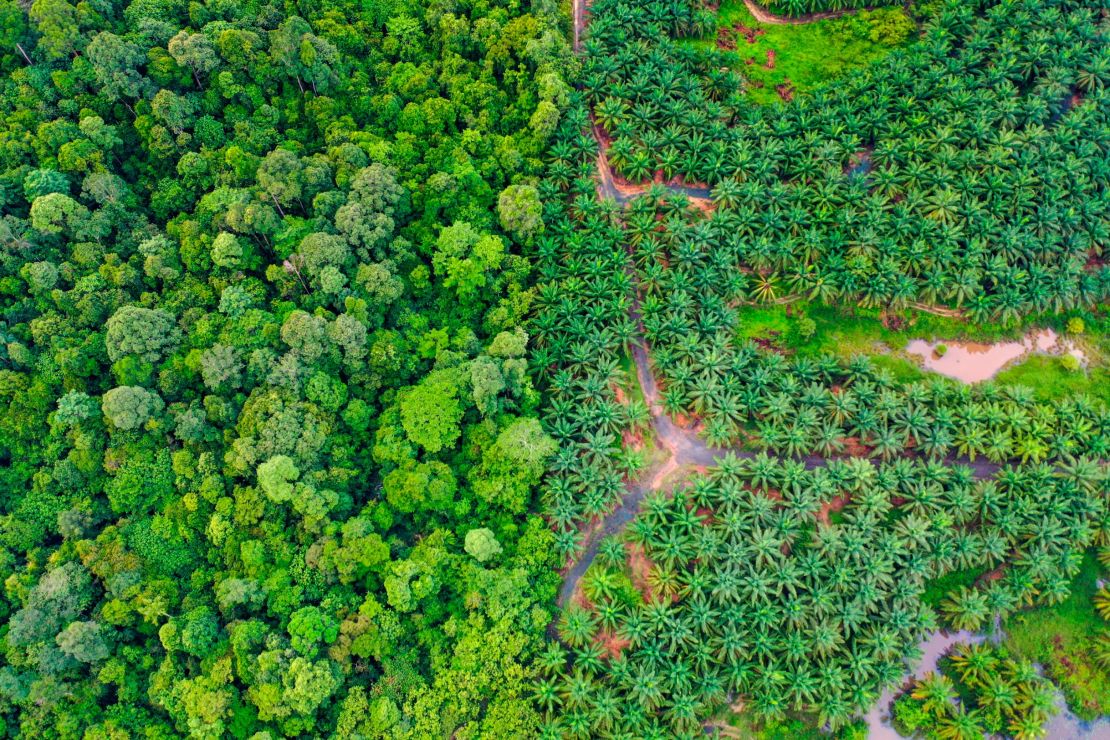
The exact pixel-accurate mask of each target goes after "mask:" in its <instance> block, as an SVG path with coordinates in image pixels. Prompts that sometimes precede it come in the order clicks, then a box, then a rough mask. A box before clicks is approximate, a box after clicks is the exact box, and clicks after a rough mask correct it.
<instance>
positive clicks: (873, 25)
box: [687, 0, 917, 104]
mask: <svg viewBox="0 0 1110 740" xmlns="http://www.w3.org/2000/svg"><path fill="white" fill-rule="evenodd" d="M737 23H739V24H742V25H743V26H745V27H746V28H749V29H754V30H755V31H757V32H758V31H762V33H761V34H757V36H756V37H755V39H754V41H753V42H751V43H749V42H748V41H747V39H746V38H745V36H744V34H743V33H741V34H738V36H737V39H736V50H735V51H728V52H727V53H728V56H729V58H730V59H731V60H732V63H733V66H734V67H735V68H736V69H738V70H740V71H741V72H743V74H744V76H745V77H746V78H747V79H748V81H749V86H748V92H749V95H750V97H751V99H752V100H753V101H754V102H756V103H759V104H768V103H774V102H776V101H780V100H782V98H781V96H780V95H779V93H778V92H777V90H776V88H777V86H778V85H790V86H792V88H793V89H794V90H795V92H798V93H807V92H809V91H811V90H813V89H815V88H817V87H819V86H821V85H822V84H824V83H826V82H828V81H829V80H832V79H834V78H836V77H839V76H840V75H842V74H844V73H845V72H847V71H849V70H851V69H854V68H857V67H862V66H865V65H868V64H872V63H874V62H877V61H879V60H880V59H882V58H883V57H885V56H886V55H887V54H889V53H890V52H891V51H892V50H893V49H896V48H898V47H900V46H904V45H906V44H907V43H910V40H911V39H912V38H913V37H914V36H915V35H916V31H917V29H916V26H915V25H914V22H913V20H912V19H910V18H909V16H907V15H906V13H905V11H903V10H902V8H900V7H892V8H883V9H879V10H874V11H863V12H860V13H856V14H854V15H849V16H844V17H841V18H833V19H827V20H822V21H815V22H812V23H803V24H797V25H778V24H768V23H760V22H759V21H757V20H756V19H755V18H754V17H753V16H752V14H751V13H750V12H749V11H748V9H747V7H745V6H744V3H743V2H741V0H725V2H723V3H721V6H720V9H719V10H718V12H717V24H718V28H722V29H723V28H729V29H731V28H733V27H734V26H735V24H737ZM687 43H692V44H695V45H697V46H699V47H701V48H704V49H715V48H717V39H716V37H714V38H711V39H697V40H692V41H688V42H687ZM768 52H773V54H774V66H773V68H771V69H768V68H767V65H768ZM748 60H752V61H751V63H750V64H749V63H748Z"/></svg>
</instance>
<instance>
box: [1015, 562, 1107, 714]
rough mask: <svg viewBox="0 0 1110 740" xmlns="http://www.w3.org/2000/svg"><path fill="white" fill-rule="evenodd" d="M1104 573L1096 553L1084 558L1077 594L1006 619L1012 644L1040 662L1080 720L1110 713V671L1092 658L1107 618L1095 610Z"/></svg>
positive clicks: (1074, 590) (1075, 585) (1075, 584)
mask: <svg viewBox="0 0 1110 740" xmlns="http://www.w3.org/2000/svg"><path fill="white" fill-rule="evenodd" d="M1099 577H1100V569H1099V564H1098V561H1097V560H1096V559H1095V556H1094V552H1093V551H1092V552H1088V553H1087V554H1086V556H1084V558H1083V565H1082V568H1081V569H1080V571H1079V574H1078V575H1077V576H1076V577H1075V580H1074V581H1072V591H1071V595H1070V596H1069V597H1068V598H1067V599H1065V600H1064V601H1063V602H1062V603H1060V604H1058V605H1056V606H1054V607H1038V608H1036V609H1028V610H1026V611H1022V612H1019V613H1017V614H1014V615H1013V616H1011V617H1010V618H1008V619H1007V620H1006V621H1005V622H1004V623H1003V629H1004V630H1005V632H1006V645H1007V646H1008V647H1009V648H1010V649H1011V650H1013V651H1014V652H1015V653H1016V654H1018V655H1020V656H1022V657H1024V658H1027V659H1029V660H1032V661H1035V662H1038V663H1040V664H1042V665H1043V666H1044V667H1045V671H1046V673H1047V674H1048V676H1049V678H1051V679H1052V680H1053V681H1054V682H1055V683H1056V684H1057V685H1059V686H1060V688H1061V689H1062V690H1063V692H1064V696H1065V698H1066V699H1067V701H1068V706H1069V707H1071V710H1072V711H1073V712H1075V714H1076V715H1077V716H1078V717H1079V718H1080V719H1085V720H1090V719H1094V718H1095V717H1099V716H1102V715H1105V714H1110V674H1108V672H1107V671H1105V670H1103V669H1101V668H1099V667H1098V666H1097V665H1096V664H1095V663H1094V661H1093V660H1092V659H1091V649H1090V647H1091V643H1092V641H1093V640H1094V638H1095V637H1096V636H1097V635H1098V634H1099V632H1101V631H1103V630H1105V629H1107V623H1106V621H1105V620H1103V619H1102V618H1101V617H1099V615H1098V612H1096V611H1095V607H1094V603H1093V602H1092V596H1094V593H1095V591H1097V590H1098V586H1097V582H1098V579H1099Z"/></svg>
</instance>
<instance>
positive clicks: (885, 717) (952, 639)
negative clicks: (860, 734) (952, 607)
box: [863, 632, 986, 740]
mask: <svg viewBox="0 0 1110 740" xmlns="http://www.w3.org/2000/svg"><path fill="white" fill-rule="evenodd" d="M985 639H986V638H985V637H984V636H983V635H979V634H975V633H974V632H934V633H933V634H931V635H929V637H928V638H926V639H925V640H924V641H922V642H921V643H919V644H918V646H917V648H918V650H920V651H921V660H919V661H918V662H917V665H916V667H915V668H914V669H913V670H912V671H910V672H909V673H907V674H906V675H905V677H904V678H903V681H902V685H903V686H906V685H908V684H909V682H910V679H915V678H921V677H923V676H924V675H925V674H926V673H930V672H932V673H935V672H936V670H937V661H938V660H940V659H941V657H942V656H943V655H944V654H945V653H946V652H948V650H949V649H950V648H951V647H952V646H953V645H955V644H956V643H958V642H967V643H974V642H982V641H983V640H985ZM898 693H900V692H895V691H889V690H888V691H884V692H883V695H882V696H881V697H879V701H878V702H876V703H875V704H874V705H873V706H872V707H871V711H869V712H868V713H867V714H865V715H864V716H863V719H864V720H865V721H866V722H867V738H868V740H900V738H901V737H902V736H901V735H899V734H898V732H897V730H895V729H894V727H893V726H891V724H890V703H891V702H892V701H893V700H894V697H895V696H897V694H898Z"/></svg>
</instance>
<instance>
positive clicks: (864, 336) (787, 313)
mask: <svg viewBox="0 0 1110 740" xmlns="http://www.w3.org/2000/svg"><path fill="white" fill-rule="evenodd" d="M906 316H907V318H906V319H905V320H904V321H902V322H901V323H900V325H898V326H897V327H896V328H891V327H890V326H886V325H884V323H883V319H882V313H881V312H880V311H879V310H878V309H864V308H854V309H851V310H845V309H843V308H840V307H830V306H826V305H824V304H816V303H804V302H797V303H790V304H786V305H775V306H754V307H751V308H745V309H743V311H742V312H741V316H740V326H739V335H740V337H741V338H744V339H766V340H769V341H771V342H773V343H774V344H775V345H777V346H779V347H782V348H783V349H788V350H792V351H794V352H797V353H798V354H800V355H809V356H815V355H820V354H823V353H826V352H828V353H832V354H835V355H837V356H839V357H848V356H850V355H853V354H861V353H873V352H875V350H876V349H877V345H884V346H885V347H888V348H890V349H901V348H902V347H904V346H905V345H906V343H907V342H909V341H910V340H911V339H930V340H931V339H944V340H959V339H964V340H970V341H978V342H993V341H998V340H1000V339H1014V338H1017V337H1019V336H1021V334H1022V333H1024V330H1023V329H1021V328H1009V329H1007V328H1004V327H1002V326H1001V325H999V324H971V323H969V322H965V321H961V320H960V319H953V318H947V317H945V316H935V315H933V314H927V313H924V312H921V311H915V310H912V309H911V310H910V311H908V312H907V314H906ZM806 319H809V320H810V321H812V322H813V324H812V325H809V326H808V330H807V325H806ZM909 364H911V365H912V364H913V363H909Z"/></svg>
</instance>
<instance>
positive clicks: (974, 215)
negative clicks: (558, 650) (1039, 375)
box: [553, 0, 1110, 322]
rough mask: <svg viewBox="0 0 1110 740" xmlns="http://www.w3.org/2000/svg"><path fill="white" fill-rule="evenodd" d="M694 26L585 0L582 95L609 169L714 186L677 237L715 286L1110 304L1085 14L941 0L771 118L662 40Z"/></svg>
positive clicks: (722, 62)
mask: <svg viewBox="0 0 1110 740" xmlns="http://www.w3.org/2000/svg"><path fill="white" fill-rule="evenodd" d="M661 6H662V7H663V8H664V10H662V11H661V10H660V7H661ZM692 12H694V11H693V10H687V9H678V8H676V4H675V3H630V2H628V1H627V0H603V1H602V2H599V3H597V4H596V5H595V6H593V8H592V16H591V23H590V38H589V39H588V41H587V44H586V47H585V48H586V55H585V58H584V69H583V73H582V80H583V85H582V92H583V95H584V97H585V101H586V103H587V104H588V105H589V106H591V108H592V110H593V114H594V118H595V120H596V121H597V123H598V125H599V126H601V127H602V128H603V129H605V131H606V132H607V133H608V136H609V138H610V139H611V144H610V145H609V147H608V156H609V161H610V163H611V164H612V165H613V166H614V167H615V169H616V170H617V171H618V173H620V174H622V175H624V176H625V177H627V178H628V179H630V180H635V181H645V180H650V179H651V178H653V177H656V176H659V177H662V178H663V179H668V180H669V179H671V178H676V177H677V178H682V179H685V180H687V181H690V182H706V183H708V184H709V185H711V186H712V187H713V191H712V194H713V198H714V201H715V202H716V204H717V212H716V213H715V214H714V215H713V216H712V217H711V218H710V219H709V221H711V222H712V224H713V225H712V227H711V228H707V229H687V231H692V232H693V233H692V234H691V238H693V239H697V240H703V243H704V245H705V249H706V251H708V252H713V253H716V252H718V251H719V250H722V249H724V250H728V251H729V252H731V253H732V255H733V257H734V259H732V260H729V261H728V264H727V266H726V271H727V272H731V273H735V272H737V271H738V270H737V269H736V268H737V266H740V267H747V268H750V269H751V270H752V271H754V272H755V273H756V274H757V276H756V277H755V278H754V279H752V280H750V281H748V285H746V286H743V287H742V289H741V290H742V291H745V292H746V293H747V296H749V297H753V298H755V299H757V300H763V299H768V298H771V297H773V296H774V295H775V294H776V293H778V294H781V292H782V291H784V290H790V291H791V292H795V293H805V294H812V295H814V296H815V297H816V296H820V297H821V298H822V299H824V300H827V301H846V302H847V301H852V302H857V303H860V304H861V305H864V306H887V305H892V306H895V307H897V306H899V305H906V304H908V303H910V302H912V301H919V300H922V301H926V302H935V303H945V304H950V305H954V306H963V307H966V309H967V310H968V311H969V312H970V313H971V316H972V318H973V319H975V320H985V319H992V320H1001V321H1007V322H1015V321H1017V320H1019V319H1020V318H1021V317H1022V316H1024V315H1026V314H1028V313H1030V312H1034V311H1062V310H1069V309H1072V308H1075V307H1079V306H1084V305H1090V304H1092V303H1095V302H1098V301H1101V300H1104V299H1105V298H1106V297H1107V296H1108V295H1110V270H1108V269H1107V268H1104V267H1098V266H1097V265H1093V266H1088V262H1089V260H1091V258H1096V259H1097V258H1099V257H1100V256H1101V253H1102V248H1103V245H1104V244H1105V243H1106V241H1107V239H1108V238H1110V231H1108V225H1107V224H1108V220H1107V213H1108V211H1110V193H1108V191H1107V188H1106V187H1105V183H1106V182H1108V181H1110V157H1107V155H1106V152H1107V150H1108V148H1110V140H1108V139H1107V131H1108V130H1110V129H1108V127H1107V123H1108V120H1110V118H1108V112H1110V105H1108V104H1107V99H1108V96H1110V89H1108V88H1110V49H1108V48H1107V45H1106V44H1105V43H1103V42H1102V32H1101V31H1100V30H1099V29H1100V26H1099V18H1098V16H1097V14H1096V13H1095V12H1094V9H1093V8H1091V7H1089V6H1087V5H1084V4H1082V3H1081V2H1079V1H1078V0H1012V1H1009V0H1008V1H1007V2H1003V3H984V4H982V6H981V7H980V6H978V5H976V4H968V3H959V2H955V0H953V2H950V3H946V4H945V5H944V6H943V8H942V9H941V10H940V11H939V12H937V13H936V14H935V16H934V17H932V18H931V19H930V20H929V21H928V22H927V23H926V28H925V30H924V32H923V40H922V41H921V42H920V43H919V44H917V45H915V46H914V47H913V48H911V49H909V50H906V51H900V52H897V53H895V54H894V55H892V56H891V57H890V58H889V59H888V60H885V61H884V62H883V63H881V64H879V65H876V66H875V67H873V68H869V69H868V70H863V71H860V72H859V73H857V74H853V75H851V76H849V77H846V78H845V79H843V80H839V81H837V83H836V84H835V85H832V86H829V87H828V88H826V89H824V90H822V91H820V92H818V93H816V94H814V95H813V96H809V97H806V98H802V99H800V100H798V101H797V102H795V103H793V104H791V105H788V106H776V107H773V108H769V109H768V108H762V107H759V106H753V105H751V104H750V103H748V102H747V101H746V99H745V97H744V96H743V94H742V79H741V78H740V76H739V75H738V74H737V73H736V72H734V71H731V70H730V69H729V68H728V67H727V66H726V63H727V62H728V61H729V60H728V58H727V57H725V56H722V55H721V54H719V53H708V54H707V53H703V52H699V51H698V50H696V49H694V48H691V47H687V46H683V45H680V44H678V43H677V42H675V41H673V40H671V39H669V38H667V35H668V34H670V35H674V34H676V33H678V32H679V26H681V25H682V24H681V23H680V22H679V21H678V20H677V19H678V18H680V17H682V18H685V17H687V16H688V15H689V14H690V13H692ZM666 13H673V14H674V15H672V16H670V18H671V20H670V21H667V20H660V19H661V18H662V17H663V16H664V15H665V14H666ZM553 154H554V155H555V157H556V163H557V168H558V169H564V170H565V169H566V168H563V167H561V166H560V165H559V164H558V163H560V161H561V160H560V152H559V151H557V150H556V151H553ZM565 174H566V175H568V176H569V172H567V173H565ZM691 219H693V220H695V221H696V220H701V219H702V217H701V215H700V214H698V215H696V216H694V215H690V216H687V217H686V219H676V220H675V222H674V223H673V224H672V223H669V224H668V226H667V228H668V230H670V229H680V228H682V227H681V226H680V225H679V224H680V223H681V222H682V221H683V220H691ZM741 290H738V291H737V292H738V293H739V292H741Z"/></svg>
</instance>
